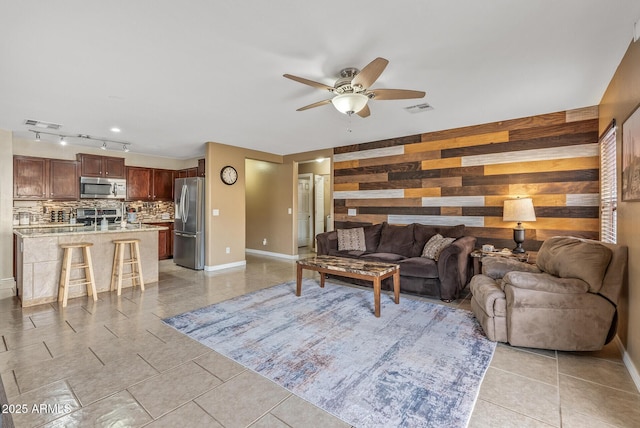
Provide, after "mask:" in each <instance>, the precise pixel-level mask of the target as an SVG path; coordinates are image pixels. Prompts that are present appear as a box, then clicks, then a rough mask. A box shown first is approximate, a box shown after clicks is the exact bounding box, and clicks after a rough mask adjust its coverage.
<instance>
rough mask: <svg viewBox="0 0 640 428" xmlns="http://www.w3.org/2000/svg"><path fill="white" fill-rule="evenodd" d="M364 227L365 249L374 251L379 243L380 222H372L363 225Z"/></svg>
mask: <svg viewBox="0 0 640 428" xmlns="http://www.w3.org/2000/svg"><path fill="white" fill-rule="evenodd" d="M363 229H364V242H365V245H366V247H367V251H376V250H377V249H378V245H379V244H380V232H381V231H382V223H378V224H374V225H372V226H365V227H363Z"/></svg>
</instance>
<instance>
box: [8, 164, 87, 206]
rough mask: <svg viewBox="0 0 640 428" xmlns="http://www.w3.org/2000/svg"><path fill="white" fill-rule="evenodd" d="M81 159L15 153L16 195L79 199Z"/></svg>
mask: <svg viewBox="0 0 640 428" xmlns="http://www.w3.org/2000/svg"><path fill="white" fill-rule="evenodd" d="M78 191H79V184H78V163H77V162H76V161H73V160H64V159H48V158H38V157H32V156H14V157H13V198H14V199H23V200H42V199H55V200H70V199H71V200H75V199H78Z"/></svg>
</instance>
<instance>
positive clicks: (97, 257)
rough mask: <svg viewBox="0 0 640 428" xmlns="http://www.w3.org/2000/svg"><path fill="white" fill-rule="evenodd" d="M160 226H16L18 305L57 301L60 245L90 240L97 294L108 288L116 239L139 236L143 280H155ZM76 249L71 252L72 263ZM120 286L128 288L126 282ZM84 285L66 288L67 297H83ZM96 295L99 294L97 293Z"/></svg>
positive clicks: (60, 259) (129, 284)
mask: <svg viewBox="0 0 640 428" xmlns="http://www.w3.org/2000/svg"><path fill="white" fill-rule="evenodd" d="M161 230H167V228H166V227H164V226H154V225H151V224H140V223H137V224H128V225H127V227H125V228H122V227H120V225H119V224H118V225H113V224H111V225H109V227H108V228H107V229H106V230H102V229H101V228H100V226H97V227H96V226H73V227H71V226H63V227H32V228H19V229H15V230H14V231H13V233H14V235H15V236H16V255H15V256H16V286H17V290H18V297H19V298H20V300H21V302H22V307H27V306H34V305H40V304H43V303H50V302H55V301H57V300H58V281H59V278H60V269H61V266H62V253H63V251H62V249H61V248H60V244H68V243H76V242H90V243H92V244H93V246H92V247H91V258H92V261H93V272H94V277H95V282H96V290H97V291H98V293H101V292H104V291H109V286H110V283H111V268H112V265H113V255H114V252H115V245H114V244H113V242H112V241H113V240H116V239H139V240H140V258H141V263H142V274H143V276H144V282H145V284H147V283H153V282H157V281H158V232H159V231H161ZM76 257H78V258H79V257H80V252H79V251H78V252H74V263H75V260H76ZM82 274H83V273H82V270H77V271H74V272H73V276H72V278H77V277H81V276H82ZM123 287H125V288H126V287H131V283H130V281H126V282H125V283H123ZM86 295H87V292H86V288H85V287H84V286H77V287H72V288H70V289H69V298H74V297H80V296H86ZM98 297H99V296H98Z"/></svg>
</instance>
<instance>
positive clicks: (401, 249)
mask: <svg viewBox="0 0 640 428" xmlns="http://www.w3.org/2000/svg"><path fill="white" fill-rule="evenodd" d="M412 248H413V224H409V225H406V226H396V225H391V224H389V223H386V222H385V223H383V224H382V231H381V232H380V244H378V248H377V249H376V252H377V253H393V254H400V255H402V256H405V257H411V250H412Z"/></svg>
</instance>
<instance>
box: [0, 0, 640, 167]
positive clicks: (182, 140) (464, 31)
mask: <svg viewBox="0 0 640 428" xmlns="http://www.w3.org/2000/svg"><path fill="white" fill-rule="evenodd" d="M0 16H2V20H1V21H2V23H1V24H0V128H2V129H6V130H11V131H13V132H14V137H17V138H30V139H32V138H33V137H34V134H32V133H30V132H28V129H30V128H29V127H27V126H26V125H25V124H24V120H25V119H37V120H42V121H47V122H54V123H59V124H62V125H63V127H62V128H61V129H60V132H61V133H65V134H88V135H91V136H93V137H96V138H107V139H110V140H111V139H114V140H121V141H127V142H130V143H131V144H132V146H131V151H132V152H138V153H145V154H152V155H157V156H166V157H172V158H179V159H186V158H192V157H197V156H200V155H202V154H204V143H205V142H207V141H215V142H219V143H224V144H229V145H234V146H241V147H246V148H251V149H257V150H262V151H266V152H270V153H275V154H291V153H300V152H305V151H311V150H316V149H321V148H328V147H336V146H342V145H347V144H355V143H361V142H366V141H375V140H381V139H386V138H392V137H400V136H404V135H412V134H417V133H422V132H429V131H435V130H441V129H449V128H456V127H461V126H467V125H474V124H480V123H487V122H493V121H499V120H506V119H510V118H517V117H524V116H530V115H535V114H541V113H550V112H554V111H560V110H565V109H572V108H579V107H585V106H590V105H595V104H598V103H599V102H600V99H601V97H602V95H603V93H604V91H605V89H606V86H607V84H608V83H609V81H610V80H611V77H612V76H613V74H614V72H615V69H616V67H617V65H618V64H619V62H620V60H621V59H622V56H623V55H624V52H625V51H626V50H627V48H628V46H629V43H631V42H632V40H633V24H634V22H635V21H636V20H638V19H639V18H640V1H638V0H607V1H604V0H562V1H558V0H535V1H531V0H489V1H478V0H455V1H453V0H437V1H427V0H405V1H400V2H392V1H388V0H368V1H364V0H351V1H334V0H330V1H327V0H325V1H321V2H313V3H311V2H307V1H300V0H298V1H295V0H271V1H259V0H245V1H222V0H217V1H212V0H191V1H186V2H178V1H168V0H163V1H158V0H136V1H130V0H112V1H108V2H107V1H98V0H66V1H63V0H60V1H55V2H54V1H45V0H39V1H34V0H20V1H11V0H0ZM378 56H381V57H384V58H387V59H388V60H389V61H390V63H389V66H388V67H387V69H386V70H385V72H384V73H383V74H382V76H381V77H380V78H379V79H378V81H377V82H376V83H375V85H373V87H374V88H398V89H414V90H423V91H426V93H427V96H426V97H425V98H424V99H422V100H396V101H381V100H372V101H370V108H371V116H370V117H368V118H366V119H362V118H360V117H357V116H354V117H353V118H351V119H350V118H349V117H347V116H346V115H342V114H340V113H339V112H338V111H337V110H335V109H334V108H333V106H331V105H326V106H322V107H318V108H315V109H310V110H307V111H303V112H296V108H298V107H301V106H304V105H307V104H311V103H313V102H316V101H320V100H323V99H327V98H329V97H330V94H329V93H327V92H323V91H321V90H318V89H314V88H312V87H309V86H306V85H302V84H300V83H297V82H294V81H291V80H288V79H285V78H283V77H282V75H283V74H284V73H290V74H294V75H297V76H301V77H305V78H308V79H311V80H315V81H319V82H322V83H325V84H328V85H331V86H332V85H333V83H334V81H335V79H336V77H337V74H338V72H339V71H340V70H341V69H342V68H345V67H358V68H362V67H364V66H365V65H366V64H368V63H369V62H370V61H371V60H373V59H374V58H376V57H378ZM419 102H428V103H429V104H431V105H432V106H433V107H434V109H433V110H430V111H425V112H421V113H418V114H410V113H408V112H406V111H405V110H404V108H405V107H407V106H411V105H415V104H417V103H419ZM112 126H119V127H120V128H122V132H121V133H120V134H119V135H115V134H112V133H111V132H110V131H109V129H110V128H111V127H112ZM31 129H33V128H31ZM349 130H350V132H349ZM45 138H46V136H44V135H43V140H44V139H45ZM54 140H55V141H57V138H52V139H51V140H50V141H47V142H45V141H43V142H42V144H54V143H53V141H54ZM72 143H73V144H80V145H83V144H88V145H92V146H95V147H98V146H99V145H101V142H91V141H86V140H75V141H72Z"/></svg>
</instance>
